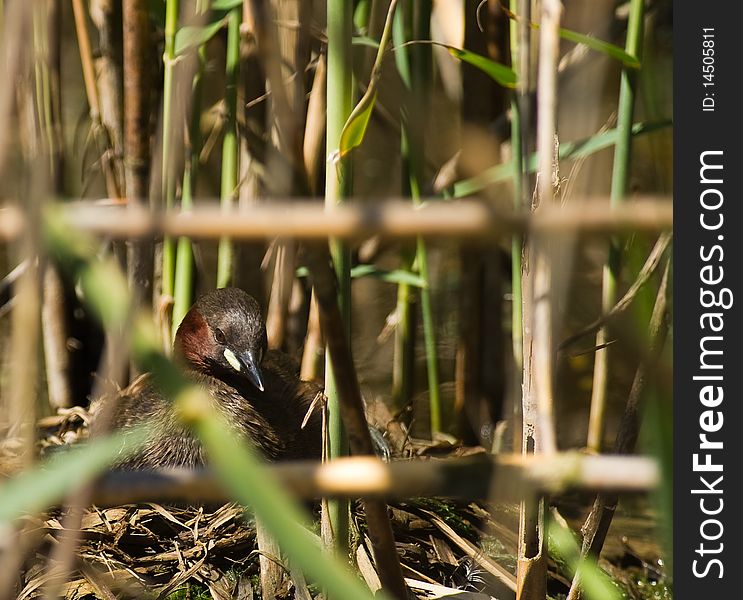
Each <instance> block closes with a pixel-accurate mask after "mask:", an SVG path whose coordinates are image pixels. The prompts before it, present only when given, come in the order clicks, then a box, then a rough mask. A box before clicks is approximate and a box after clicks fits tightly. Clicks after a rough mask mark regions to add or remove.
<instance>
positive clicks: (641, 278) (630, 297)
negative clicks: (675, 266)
mask: <svg viewBox="0 0 743 600" xmlns="http://www.w3.org/2000/svg"><path fill="white" fill-rule="evenodd" d="M672 237H673V236H672V234H671V233H670V232H665V233H662V234H661V235H660V237H658V239H657V241H656V242H655V245H654V246H653V249H652V250H651V251H650V254H649V255H648V257H647V259H646V260H645V264H644V265H643V266H642V268H641V269H640V272H639V273H638V275H637V278H636V279H635V281H634V283H633V284H632V285H631V286H630V287H629V289H628V290H627V292H626V293H625V294H624V296H622V297H621V299H619V300H618V301H617V303H616V304H615V305H614V306H612V308H611V310H610V311H609V312H607V313H606V314H603V315H601V316H600V317H599V318H598V319H596V320H595V321H594V322H593V323H591V324H589V325H586V326H585V327H584V328H583V329H581V330H580V331H579V332H577V333H574V334H573V335H571V336H570V337H568V338H565V339H564V340H563V341H562V342H560V345H559V346H558V350H560V351H562V350H565V348H567V347H568V346H571V345H572V344H574V343H575V342H576V341H578V340H579V339H581V338H582V337H584V336H586V335H589V334H591V333H595V332H596V330H597V329H599V328H600V327H603V326H605V325H606V324H607V323H608V322H609V321H611V320H612V319H614V318H615V317H617V316H618V315H620V314H622V313H623V312H624V311H625V310H626V309H627V308H629V306H630V305H631V304H632V302H633V301H634V299H635V298H636V297H637V294H638V293H639V291H640V290H641V289H642V287H643V286H644V285H645V284H646V283H647V282H648V280H649V279H650V277H651V276H652V275H653V273H655V270H656V269H657V268H658V265H659V264H660V261H661V259H662V258H663V255H664V254H665V251H666V248H668V246H669V244H670V243H671V238H672Z"/></svg>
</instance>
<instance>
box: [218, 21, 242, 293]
mask: <svg viewBox="0 0 743 600" xmlns="http://www.w3.org/2000/svg"><path fill="white" fill-rule="evenodd" d="M241 20H242V7H241V6H238V7H236V8H233V9H232V10H231V11H230V13H229V15H228V16H227V55H226V59H225V105H226V110H227V118H226V120H225V133H224V139H223V141H222V179H221V181H222V183H221V192H220V199H221V205H222V208H223V209H230V208H232V206H233V205H234V203H235V194H236V192H237V177H238V161H237V157H238V145H237V77H238V69H239V65H240V21H241ZM232 259H233V247H232V241H231V240H230V239H229V238H227V237H222V238H221V239H220V240H219V255H218V258H217V287H225V286H227V285H229V283H230V281H231V280H232Z"/></svg>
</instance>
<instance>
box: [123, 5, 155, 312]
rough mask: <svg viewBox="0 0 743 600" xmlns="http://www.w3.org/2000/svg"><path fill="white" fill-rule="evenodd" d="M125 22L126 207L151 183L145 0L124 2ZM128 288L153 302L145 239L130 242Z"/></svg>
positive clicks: (140, 301)
mask: <svg viewBox="0 0 743 600" xmlns="http://www.w3.org/2000/svg"><path fill="white" fill-rule="evenodd" d="M123 23H124V115H125V123H124V151H125V161H124V168H125V174H126V191H127V199H128V204H129V207H130V208H132V209H136V208H140V209H141V208H144V207H146V206H147V200H146V199H147V198H148V197H149V183H150V94H151V91H152V70H151V68H152V52H151V51H150V24H149V11H148V4H147V2H146V1H145V0H125V1H124V4H123ZM128 263H129V264H128V268H129V286H130V288H131V291H132V293H133V295H134V298H135V303H136V305H137V306H144V307H147V306H150V305H151V303H152V279H153V269H154V260H153V246H152V243H151V242H150V241H148V240H147V239H146V238H141V239H139V240H136V241H132V242H130V245H129V248H128Z"/></svg>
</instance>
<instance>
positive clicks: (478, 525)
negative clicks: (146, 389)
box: [0, 0, 673, 600]
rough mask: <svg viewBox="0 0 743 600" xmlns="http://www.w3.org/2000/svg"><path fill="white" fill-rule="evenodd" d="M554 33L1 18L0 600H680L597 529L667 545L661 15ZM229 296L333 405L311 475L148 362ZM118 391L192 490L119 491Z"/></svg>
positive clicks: (139, 476)
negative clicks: (142, 396) (240, 299)
mask: <svg viewBox="0 0 743 600" xmlns="http://www.w3.org/2000/svg"><path fill="white" fill-rule="evenodd" d="M576 6H577V5H574V3H565V4H564V5H563V4H562V3H561V2H559V1H558V0H542V2H532V1H530V0H511V2H509V3H508V6H504V5H502V4H499V3H497V2H483V3H480V4H479V5H478V6H477V7H476V9H474V7H470V6H465V7H464V8H463V7H461V6H459V5H457V4H456V3H453V2H437V3H431V2H430V1H429V0H405V1H403V0H384V1H383V0H359V1H358V2H355V3H350V2H344V1H343V0H328V2H327V5H323V4H321V3H320V4H318V3H310V2H304V1H302V0H298V1H297V2H296V3H287V2H282V1H278V0H277V1H273V2H268V3H262V2H257V1H255V0H244V1H241V0H211V1H208V0H181V1H178V0H167V1H165V2H155V3H152V2H145V1H144V0H126V1H125V2H123V3H121V6H119V4H118V3H112V2H110V1H108V0H95V1H93V2H91V3H90V4H89V5H86V4H85V3H82V2H77V1H75V2H72V3H71V4H70V6H67V4H65V3H61V2H59V1H58V0H43V1H41V2H38V3H21V2H5V3H0V27H1V29H0V55H1V56H2V59H3V60H2V61H0V77H3V80H4V81H7V82H10V83H11V85H6V86H4V87H3V88H2V89H0V176H2V178H1V179H0V180H1V181H2V182H3V183H2V185H1V186H0V275H2V277H3V278H2V281H0V303H1V305H0V356H2V360H1V361H0V458H2V471H1V478H0V599H2V598H14V597H19V598H32V597H41V596H44V597H46V598H54V597H65V598H83V597H99V598H111V597H142V596H143V595H154V596H157V597H159V598H170V599H175V598H184V597H189V598H190V597H212V598H229V597H239V598H252V597H261V598H264V599H266V600H267V599H268V598H302V599H303V600H310V599H311V598H317V597H319V596H320V595H322V596H323V597H329V598H337V599H340V598H343V599H346V598H348V599H351V598H372V597H377V598H390V599H392V598H395V599H400V600H402V599H405V598H409V597H417V598H429V597H436V594H439V595H442V594H443V595H446V594H457V595H458V597H462V598H470V599H472V600H475V599H477V600H482V599H486V600H487V599H489V598H495V599H496V600H503V599H506V598H517V599H518V600H547V598H557V597H567V598H569V599H570V600H577V599H578V598H581V597H585V598H588V599H589V600H591V599H593V600H606V599H613V598H620V597H629V598H638V599H640V598H645V597H647V596H643V595H642V592H641V589H643V586H644V583H646V582H652V584H653V588H654V589H655V590H662V592H663V593H664V594H666V597H670V593H671V592H670V583H669V579H668V574H667V573H666V572H665V570H664V569H663V562H662V561H663V560H666V561H669V560H670V559H671V558H672V555H671V550H670V548H668V547H665V546H664V545H663V542H662V541H661V540H659V539H657V537H656V536H655V534H654V533H649V532H647V531H646V532H645V533H644V535H638V537H636V538H630V543H629V544H628V545H625V546H624V547H621V549H620V550H617V546H618V545H617V543H616V539H618V538H619V537H620V535H621V533H620V534H616V535H611V533H613V531H614V529H612V528H610V527H613V528H616V527H617V525H616V524H614V525H612V522H613V521H614V520H615V515H616V514H620V515H621V513H622V509H623V507H624V503H625V502H626V505H627V506H628V507H630V508H632V507H633V506H634V507H636V506H643V507H645V508H646V509H647V510H650V511H654V512H653V513H652V517H651V518H650V519H649V520H650V521H651V523H652V525H653V526H655V525H657V524H659V523H660V522H661V521H662V520H663V519H667V518H668V514H667V513H668V510H667V507H665V506H660V507H657V506H654V505H653V503H652V500H651V499H650V498H651V496H650V495H649V492H653V491H657V490H661V491H663V490H667V488H668V486H669V485H670V474H669V473H666V472H664V471H663V470H662V467H661V466H660V463H659V461H658V460H657V458H656V457H655V456H654V455H652V454H650V450H649V448H650V447H651V446H647V445H643V444H642V439H641V436H640V429H641V424H643V423H644V425H643V426H644V427H645V428H648V427H649V428H651V429H653V428H660V427H662V426H665V424H666V422H667V421H670V419H671V415H670V414H667V411H665V409H664V408H663V407H665V406H667V405H668V403H667V402H665V399H667V397H668V395H669V394H670V386H669V384H668V381H669V378H670V370H671V359H670V356H669V353H668V350H667V348H666V344H665V340H666V338H667V336H668V333H669V327H670V325H669V322H670V312H671V307H672V305H671V303H670V302H669V298H668V296H669V287H670V282H671V277H672V262H671V258H670V256H669V255H670V248H671V242H672V237H671V230H672V227H673V212H672V205H671V202H670V198H669V197H667V196H665V195H664V193H665V190H667V189H668V187H667V186H666V185H665V182H664V181H647V180H646V179H645V178H644V175H645V172H644V171H643V169H642V168H641V166H642V164H644V163H647V162H653V161H663V160H666V159H667V157H663V156H657V155H656V154H654V152H655V151H656V150H657V149H658V148H659V147H661V146H662V143H663V141H664V140H666V139H667V137H668V136H669V134H670V129H671V122H670V120H669V119H668V115H669V114H670V107H663V106H658V105H654V106H652V107H651V108H652V110H647V111H645V110H644V109H643V108H642V107H641V106H640V105H639V104H638V101H637V98H641V97H642V93H643V92H642V90H640V91H639V92H638V90H637V88H638V86H640V87H641V86H642V85H647V79H646V74H645V73H644V72H643V68H644V64H643V57H642V56H641V52H640V50H641V48H642V47H643V41H644V37H643V35H644V22H645V21H646V20H647V19H648V18H650V17H652V19H653V27H654V31H656V32H657V31H658V29H659V28H660V29H663V27H666V28H670V18H668V19H666V20H667V21H668V22H666V21H664V17H669V15H668V14H667V13H666V12H664V10H665V9H664V7H663V3H657V5H656V3H651V5H650V6H647V7H646V3H645V2H642V1H640V0H631V1H630V2H629V3H628V6H627V10H626V11H622V10H618V11H615V10H614V4H613V3H609V2H603V1H602V2H597V3H595V6H593V5H592V7H591V10H590V11H584V12H581V10H580V8H576ZM649 15H650V16H649ZM90 23H93V24H95V28H93V27H91V25H90ZM651 50H652V51H653V52H660V51H662V49H659V48H657V47H652V48H651ZM651 58H652V59H655V58H657V57H655V56H653V57H651ZM658 64H660V63H658V62H657V61H656V62H655V63H654V65H655V68H656V69H657V68H658V67H657V65H658ZM597 73H599V74H600V75H597ZM599 81H600V82H603V86H604V88H605V89H599V86H597V85H596V84H597V82H599ZM581 86H583V87H581ZM592 86H593V87H592ZM571 103H574V104H575V105H576V107H577V108H576V107H574V106H572V104H571ZM656 104H657V103H656ZM81 106H84V110H82V111H81V110H79V108H80V107H81ZM75 111H77V113H76V112H75ZM666 113H668V114H666ZM651 116H652V119H653V120H643V119H646V118H647V119H649V117H651ZM615 121H616V125H615V124H614V123H615ZM638 157H639V158H638ZM661 166H662V165H661ZM662 171H663V169H662V168H660V167H659V168H658V169H657V172H662ZM453 256H456V257H457V258H456V259H454V258H452V257H453ZM620 259H623V260H620ZM55 282H56V283H55ZM230 285H239V286H242V287H246V288H247V289H249V291H250V292H251V293H252V294H254V295H255V296H256V297H257V299H258V301H259V303H260V304H261V305H262V306H263V308H264V312H265V313H266V314H267V315H268V331H269V334H268V337H269V344H271V346H272V347H276V348H280V349H282V350H283V351H285V352H286V353H288V354H290V355H291V356H293V358H295V359H297V362H298V363H299V360H300V359H301V360H302V373H303V374H305V375H306V376H308V377H311V378H314V379H317V380H320V381H322V382H323V383H324V386H325V398H324V399H323V401H322V402H320V408H318V410H323V411H324V414H325V418H324V422H325V424H326V432H325V446H326V452H325V453H324V459H325V460H324V462H323V463H322V464H314V463H286V464H274V465H271V464H267V463H266V462H265V461H264V460H263V459H262V458H261V457H260V456H259V455H258V453H257V452H256V450H255V449H254V448H253V447H252V446H251V444H249V443H246V441H245V440H241V439H237V438H236V436H235V433H234V431H233V429H232V428H231V426H230V425H229V423H226V422H225V419H224V417H223V415H221V413H220V412H219V411H215V410H213V407H212V406H211V404H210V403H209V401H208V400H207V399H206V398H205V397H204V393H203V390H201V389H200V388H198V387H197V386H193V385H192V382H190V381H189V380H188V379H187V378H185V377H184V375H183V373H182V372H181V371H180V369H179V368H178V367H177V365H176V364H175V363H173V362H171V360H170V358H169V354H170V347H171V341H172V339H173V336H174V334H175V331H176V329H177V327H178V325H179V323H180V322H181V320H182V318H183V316H184V315H185V313H186V312H187V310H188V307H189V306H190V305H191V303H192V302H193V299H194V298H196V297H198V296H200V295H202V294H203V293H204V292H205V291H208V290H210V289H213V288H214V287H215V286H216V287H225V286H230ZM633 311H634V312H633ZM50 315H51V316H50ZM55 315H56V317H55V318H52V317H54V316H55ZM454 332H456V333H454ZM594 336H595V343H594V340H593V339H592V338H593V337H594ZM609 345H611V350H610V352H611V354H610V355H611V360H609V359H608V358H607V356H608V355H609ZM303 353H304V355H303ZM11 359H12V360H11ZM61 359H63V360H61ZM323 359H324V360H323ZM130 361H131V362H130ZM6 363H7V364H6ZM139 372H150V373H152V377H153V378H154V380H155V381H156V383H157V385H158V386H159V387H160V389H162V390H163V392H164V393H165V394H166V395H167V396H168V397H169V398H171V399H172V401H173V402H174V405H175V406H176V408H177V410H178V411H179V414H180V415H181V418H182V419H183V421H184V422H185V423H187V424H188V425H189V426H190V427H192V429H193V431H194V432H195V434H196V435H197V436H198V438H199V440H200V441H201V443H202V444H203V446H204V448H205V450H206V452H207V454H208V456H209V459H210V469H209V470H208V471H207V472H203V473H202V472H199V473H194V472H186V473H172V472H170V473H166V472H162V473H144V472H132V473H120V472H119V473H117V472H109V471H110V469H111V466H112V465H114V464H115V463H116V462H117V461H118V460H121V458H122V456H126V455H127V454H128V453H134V452H136V451H137V449H138V448H139V447H140V446H141V444H142V443H143V441H144V440H145V439H146V436H147V435H148V430H147V427H146V426H144V427H142V428H140V429H137V430H135V431H134V432H133V433H132V434H130V435H126V436H124V435H122V434H121V433H120V432H117V431H112V432H109V433H107V434H105V435H98V436H96V435H92V434H91V433H90V430H89V422H90V420H91V418H92V417H91V414H92V413H91V412H90V411H91V410H92V409H91V408H90V407H91V401H93V404H92V406H95V405H96V403H95V401H96V400H97V399H98V398H99V397H101V396H102V395H104V394H109V395H114V396H115V395H116V394H117V393H118V387H117V386H124V385H126V384H127V383H128V382H129V381H131V380H132V379H133V378H134V377H135V376H136V375H137V373H139ZM297 372H298V373H299V367H297ZM72 390H75V392H74V393H72ZM646 407H647V408H646ZM646 410H647V412H645V411H646ZM589 415H590V418H589ZM104 429H105V428H104ZM611 436H614V437H615V442H614V443H613V444H611V443H610V442H609V441H608V440H610V438H611ZM586 439H587V440H588V444H587V445H588V448H589V450H590V452H584V448H583V447H584V445H585V440H586ZM609 447H611V448H612V452H611V454H608V453H607V454H603V453H602V452H603V451H604V450H605V449H606V448H609ZM656 449H657V445H656ZM638 450H639V453H638V454H635V453H636V452H637V451H638ZM660 451H661V453H662V451H663V449H662V448H661V449H660ZM349 455H350V456H349ZM666 495H667V494H666ZM658 497H664V495H663V494H658ZM309 500H321V502H320V510H319V511H315V510H313V511H312V512H311V511H309V510H308V508H309V507H310V506H312V507H313V508H316V507H315V506H314V505H311V504H308V503H307V502H306V501H309ZM220 506H221V507H220ZM576 507H577V508H576ZM648 507H649V508H648ZM628 510H629V509H628ZM315 512H319V513H320V514H319V515H316V514H315ZM317 522H319V525H318V524H317ZM619 527H621V525H619ZM318 531H319V534H318ZM607 531H608V532H610V535H608V536H607ZM620 532H621V529H620ZM635 542H637V543H642V544H643V550H642V551H636V550H635V549H634V547H633V544H634V543H635ZM605 545H608V546H609V550H608V551H607V550H606V549H605V548H604V546H605ZM648 548H650V549H648ZM602 550H604V552H603V553H602ZM612 553H613V554H612ZM628 557H629V559H628ZM621 560H625V561H626V560H634V561H635V563H633V564H640V565H641V567H636V566H635V567H632V568H625V567H623V566H621ZM645 587H646V588H648V589H649V587H648V586H645ZM622 594H623V596H622Z"/></svg>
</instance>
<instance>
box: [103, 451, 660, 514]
mask: <svg viewBox="0 0 743 600" xmlns="http://www.w3.org/2000/svg"><path fill="white" fill-rule="evenodd" d="M268 468H269V469H270V470H271V471H272V472H273V473H274V475H275V476H276V477H277V478H278V479H279V481H281V483H282V485H284V486H285V487H286V488H287V489H288V490H289V491H291V492H292V493H293V494H295V495H296V496H298V497H300V498H303V499H313V498H319V497H348V498H355V497H361V496H367V497H369V496H376V497H380V496H381V497H389V498H400V499H403V498H415V497H426V496H431V497H432V496H435V497H444V498H466V499H490V500H493V499H496V500H504V501H505V500H509V501H510V500H517V499H519V498H520V497H521V495H522V494H524V493H525V492H526V491H539V492H549V493H555V492H561V491H564V490H567V489H584V490H593V491H603V492H616V493H643V492H647V491H648V490H652V489H654V488H655V487H656V486H657V485H658V484H659V481H660V475H659V470H658V465H657V463H656V461H655V460H654V459H651V458H648V457H643V456H617V455H600V456H592V455H587V454H583V453H580V452H575V451H570V452H562V453H557V454H554V455H552V456H544V455H539V456H537V455H531V456H524V455H521V454H504V455H500V456H495V457H490V458H489V457H486V456H484V455H483V456H479V457H474V458H473V457H468V458H450V459H442V460H438V459H437V460H413V461H393V462H390V463H384V462H382V461H380V460H379V459H377V458H374V457H368V456H363V457H362V456H354V457H345V458H338V459H334V460H332V461H330V462H327V463H322V464H321V463H315V462H310V461H298V462H286V463H281V464H272V465H269V466H268ZM92 500H93V502H94V503H95V504H96V506H101V507H103V506H119V505H122V504H134V503H141V502H158V501H159V502H174V501H179V502H189V503H192V502H221V501H222V500H226V495H225V493H224V492H223V491H222V489H221V488H220V486H219V485H218V484H217V483H216V480H215V477H214V476H213V475H212V474H211V473H210V472H208V471H207V472H193V471H187V470H182V471H167V472H130V473H112V474H109V475H106V476H104V477H103V478H102V479H101V481H100V482H99V483H98V485H97V486H96V488H95V490H94V493H93V498H92Z"/></svg>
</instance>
